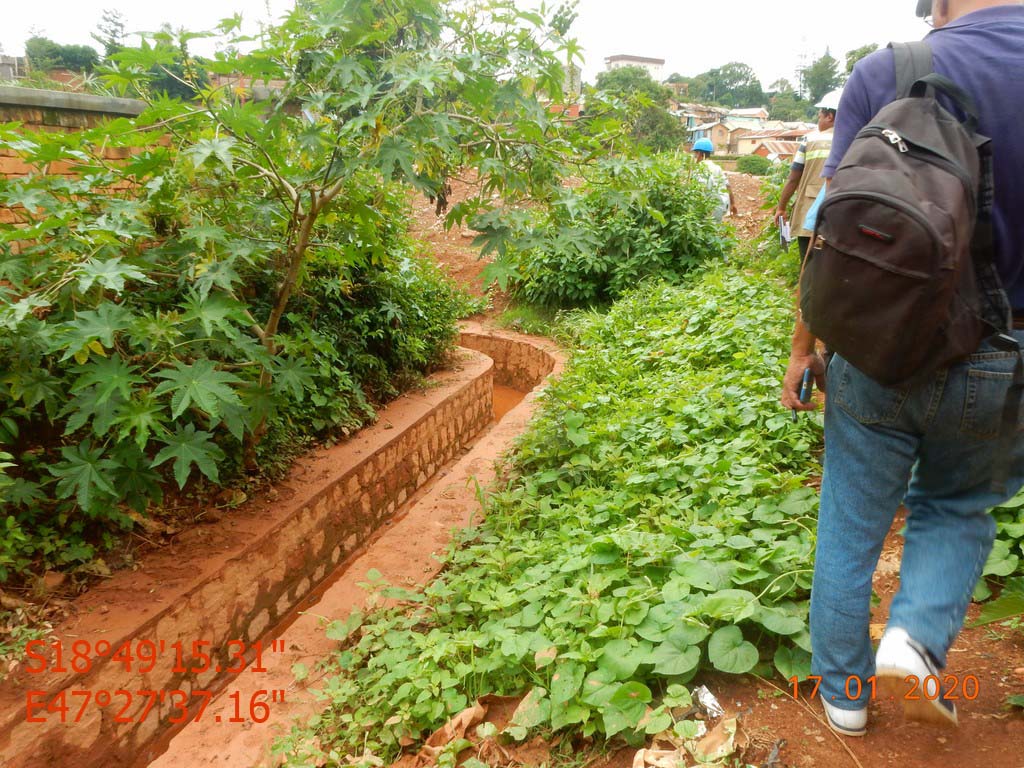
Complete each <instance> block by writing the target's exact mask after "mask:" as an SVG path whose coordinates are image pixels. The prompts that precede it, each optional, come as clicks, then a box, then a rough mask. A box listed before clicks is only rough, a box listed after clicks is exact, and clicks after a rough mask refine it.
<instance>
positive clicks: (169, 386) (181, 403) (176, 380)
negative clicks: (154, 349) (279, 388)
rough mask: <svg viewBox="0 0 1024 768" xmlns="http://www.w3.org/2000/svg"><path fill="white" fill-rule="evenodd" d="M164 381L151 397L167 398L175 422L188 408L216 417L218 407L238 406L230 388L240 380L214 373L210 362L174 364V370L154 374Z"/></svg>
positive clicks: (230, 374) (218, 413) (238, 400)
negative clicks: (163, 396) (191, 407)
mask: <svg viewBox="0 0 1024 768" xmlns="http://www.w3.org/2000/svg"><path fill="white" fill-rule="evenodd" d="M156 375H157V376H159V377H160V378H163V379H166V381H162V382H160V384H159V385H157V388H156V389H155V390H154V394H156V395H163V394H167V393H170V394H171V416H172V417H174V418H178V417H179V416H181V414H182V413H184V412H185V410H186V409H187V408H188V407H189V406H190V405H195V406H196V407H197V408H201V409H202V410H204V411H205V412H206V413H208V414H210V415H211V416H219V415H220V413H221V404H222V403H229V404H231V405H239V404H240V403H241V400H240V399H239V397H238V393H237V392H235V390H234V389H232V386H233V385H238V384H241V383H242V380H241V379H239V378H238V377H237V376H235V375H234V374H233V373H228V372H227V371H219V370H217V367H216V365H215V364H214V363H213V361H211V360H197V361H196V362H195V363H192V364H189V363H183V362H181V361H180V360H179V361H176V362H175V364H174V368H173V369H172V370H168V371H160V372H158V373H157V374H156Z"/></svg>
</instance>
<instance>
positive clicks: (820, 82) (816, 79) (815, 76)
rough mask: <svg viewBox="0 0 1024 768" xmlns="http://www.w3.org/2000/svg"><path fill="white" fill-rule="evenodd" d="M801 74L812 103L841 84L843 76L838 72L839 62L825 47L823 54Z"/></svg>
mask: <svg viewBox="0 0 1024 768" xmlns="http://www.w3.org/2000/svg"><path fill="white" fill-rule="evenodd" d="M801 74H802V75H803V78H804V90H805V92H806V93H807V98H808V100H809V101H810V102H811V103H812V104H814V103H817V102H818V101H820V100H821V97H822V96H824V95H825V94H826V93H828V92H829V91H831V90H834V89H836V88H838V87H839V86H840V85H842V82H843V76H842V75H841V74H840V73H839V62H838V61H837V60H836V59H835V57H834V56H832V54H831V53H829V51H828V49H827V48H826V49H825V54H824V55H823V56H822V57H821V58H820V59H817V60H816V61H814V62H812V63H811V64H810V65H809V66H807V67H805V68H804V69H803V70H802V71H801Z"/></svg>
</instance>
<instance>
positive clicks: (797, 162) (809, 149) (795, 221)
mask: <svg viewBox="0 0 1024 768" xmlns="http://www.w3.org/2000/svg"><path fill="white" fill-rule="evenodd" d="M842 95H843V89H842V88H837V89H836V90H834V91H830V92H828V93H826V94H825V96H824V97H823V98H822V100H821V101H819V102H818V103H817V104H816V105H815V106H817V108H818V130H816V131H813V132H812V133H809V134H807V136H805V137H804V140H803V141H802V142H801V143H800V149H799V150H797V153H796V156H795V157H794V158H793V167H792V168H791V169H790V171H789V178H788V179H786V185H785V186H784V187H783V188H782V195H781V196H780V197H779V204H778V206H777V207H776V209H775V220H776V221H778V220H779V219H780V218H782V219H785V218H786V209H787V208H788V207H789V201H790V198H792V197H793V193H794V192H795V193H796V202H795V203H794V204H793V215H792V216H791V217H790V221H791V222H792V225H791V229H790V231H791V232H792V233H793V234H795V235H796V236H797V242H798V243H799V244H800V256H801V257H803V255H804V254H805V253H807V246H808V245H810V243H811V236H812V235H813V234H814V233H813V232H811V231H810V230H808V229H806V228H805V226H804V220H805V219H806V218H807V211H808V210H809V209H810V207H811V205H812V204H813V203H814V200H815V198H817V196H818V192H820V191H821V188H822V186H824V183H825V180H824V179H823V178H822V177H821V170H822V168H824V166H825V161H826V160H828V155H829V152H831V150H832V128H833V127H834V126H835V124H836V112H837V111H838V110H839V98H840V97H841V96H842Z"/></svg>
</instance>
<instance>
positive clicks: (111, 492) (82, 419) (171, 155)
mask: <svg viewBox="0 0 1024 768" xmlns="http://www.w3.org/2000/svg"><path fill="white" fill-rule="evenodd" d="M548 13H549V12H546V13H545V14H539V13H534V12H528V11H521V10H519V9H518V8H516V5H515V3H514V2H513V0H482V2H476V3H474V4H473V7H472V9H466V8H464V7H462V6H458V5H457V4H452V3H446V2H442V1H441V0H389V1H388V2H387V3H381V2H380V1H379V0H345V1H344V2H315V3H308V4H304V5H300V6H299V7H298V8H297V9H296V10H295V11H293V12H292V13H290V14H289V15H288V17H287V19H286V20H285V21H284V22H283V24H282V26H280V27H274V28H270V29H267V30H265V31H264V33H263V35H262V36H261V43H262V46H261V47H260V48H258V49H256V50H252V51H250V52H249V53H248V54H247V55H245V56H243V57H237V56H233V55H230V54H226V53H218V54H217V56H216V58H215V59H214V60H213V61H210V62H208V63H207V65H208V67H209V68H210V70H211V71H214V72H217V73H219V74H239V75H242V76H243V77H245V78H247V79H248V80H249V81H251V82H265V81H267V80H273V81H277V82H279V83H281V84H282V85H281V86H280V90H279V91H278V92H276V93H275V94H274V96H273V98H271V99H268V100H266V101H260V102H254V101H246V100H244V98H242V96H243V95H242V94H239V93H238V92H236V90H235V89H234V88H232V87H230V86H229V87H222V88H211V87H209V86H204V85H203V84H202V82H201V80H200V72H202V71H203V70H205V69H206V67H202V68H201V67H199V66H198V65H197V62H196V61H195V60H194V59H193V58H191V57H190V56H189V55H188V50H187V47H186V44H187V42H188V40H189V39H190V38H192V37H194V35H192V34H191V33H188V32H184V31H182V32H180V33H175V34H170V33H160V34H159V35H157V36H146V37H145V38H144V39H143V40H142V42H141V44H140V45H139V46H138V47H133V48H125V49H123V50H121V51H120V52H118V53H117V54H114V55H113V57H112V61H111V66H110V68H109V70H108V71H107V72H105V73H104V75H103V77H104V83H105V85H107V86H108V88H109V89H110V90H112V91H114V92H117V93H123V94H141V95H143V96H144V97H145V98H146V99H147V101H148V108H147V110H146V111H145V112H144V113H143V114H142V115H140V116H139V117H138V118H137V119H134V120H127V119H124V120H115V121H110V122H109V123H104V124H103V125H102V126H99V127H95V128H91V129H85V130H83V131H81V132H77V133H75V134H73V135H68V134H63V133H53V134H51V133H44V134H41V135H39V136H31V137H30V136H28V135H25V134H21V133H18V132H16V131H14V129H12V128H10V127H7V126H0V149H3V150H10V151H14V152H15V154H16V155H18V156H19V157H21V158H22V159H23V161H24V162H26V163H28V164H30V165H33V166H36V167H40V168H42V167H45V166H46V165H47V164H50V163H54V162H57V161H61V162H69V163H77V164H81V165H84V166H85V171H84V172H83V173H81V174H76V175H71V176H67V177H65V176H58V175H54V174H47V173H38V174H29V175H28V176H26V177H23V178H17V179H3V178H0V206H4V207H9V208H10V209H12V210H15V209H16V210H17V211H19V212H20V213H16V214H15V215H17V216H21V217H22V220H21V221H20V222H19V224H20V225H24V226H17V227H15V226H13V225H11V224H6V223H4V224H0V369H2V370H3V386H0V413H2V414H3V416H4V418H3V419H0V449H2V450H6V447H7V445H11V444H15V443H16V444H18V445H19V446H22V445H25V444H26V441H25V440H15V439H14V438H13V437H12V436H28V435H30V434H31V436H32V438H31V439H33V440H36V439H41V440H45V441H46V444H45V445H41V446H39V448H40V450H39V451H38V452H37V451H34V450H33V451H32V452H31V455H30V456H29V458H28V459H22V458H21V457H20V456H19V457H18V458H16V459H15V461H19V462H23V463H22V464H19V465H18V466H17V467H15V468H14V469H13V471H12V472H6V474H7V475H8V477H16V478H18V483H19V485H18V488H17V489H16V490H17V493H18V495H19V498H20V499H21V501H19V502H17V503H18V504H19V505H26V506H29V507H31V510H32V512H31V514H32V515H35V510H37V509H38V510H40V512H39V520H40V521H42V523H44V524H50V523H52V525H51V526H50V527H51V528H58V529H60V530H61V531H64V530H65V528H63V527H61V526H62V525H63V524H61V525H57V524H56V522H54V521H56V520H57V518H58V517H61V518H63V519H65V520H71V521H73V522H72V523H69V525H72V524H74V521H75V520H76V519H77V520H78V522H81V521H83V520H96V519H107V520H109V519H115V520H119V521H127V520H128V518H126V517H125V515H124V514H123V513H122V511H121V506H120V504H121V502H122V501H124V500H125V499H126V498H131V497H133V498H134V499H135V500H136V501H138V502H139V504H138V507H139V508H141V509H145V505H146V503H147V501H148V500H150V499H152V498H154V497H155V496H156V495H157V494H158V492H159V486H160V483H161V482H166V481H169V480H170V478H171V476H172V475H173V479H174V480H175V481H177V484H178V485H179V486H184V485H185V484H186V483H187V482H188V481H189V479H190V478H194V477H195V476H196V475H197V474H202V475H204V476H205V477H207V478H208V479H209V480H210V481H212V482H218V478H219V474H218V467H222V465H225V464H229V463H233V464H234V465H235V466H236V467H237V466H238V464H240V463H241V457H243V456H244V457H245V460H246V463H247V464H248V465H249V466H250V467H252V468H254V469H255V468H257V459H258V454H257V451H256V448H257V447H258V446H259V443H260V441H261V439H262V438H263V437H264V435H265V434H266V430H267V429H269V428H271V427H273V425H274V424H275V423H277V424H280V423H281V422H280V421H275V420H278V419H280V420H283V421H284V422H287V423H291V416H290V415H289V413H292V414H294V413H297V410H293V411H291V412H289V411H287V410H286V406H287V405H288V404H289V403H293V404H294V405H295V407H296V409H298V408H302V409H305V407H306V405H309V407H310V408H311V409H314V410H315V411H319V409H323V408H333V406H334V405H335V403H334V402H333V401H332V399H331V398H330V397H328V396H326V395H324V394H322V393H320V392H318V391H317V387H316V384H317V381H319V382H320V384H321V385H327V384H328V383H330V385H331V386H335V385H337V384H338V383H339V382H345V381H350V380H351V371H350V370H349V366H348V365H346V364H343V361H341V360H340V359H338V358H333V357H330V356H331V355H333V354H334V351H335V350H337V349H338V348H339V347H342V346H344V344H343V340H344V336H345V335H346V334H348V335H353V336H357V337H360V339H362V338H364V337H368V336H370V335H373V332H372V331H371V330H370V329H367V328H366V326H365V324H363V323H361V322H359V321H357V320H352V319H351V318H350V317H346V316H345V315H343V314H342V313H341V312H340V311H338V307H346V306H348V307H349V308H350V309H351V308H353V307H354V305H355V303H356V301H357V300H358V297H354V296H353V295H352V292H353V290H354V284H355V283H357V282H358V280H359V276H360V275H363V274H365V273H366V272H368V271H370V270H374V269H377V270H379V269H380V268H381V266H382V265H384V264H388V263H390V264H392V265H394V264H395V263H396V262H404V261H407V260H408V259H407V257H408V256H409V255H410V253H411V251H412V244H411V243H409V242H408V241H407V239H406V232H405V227H404V224H405V219H404V217H403V216H402V215H397V216H394V215H388V214H389V213H394V212H400V211H403V210H404V207H405V205H406V200H407V194H408V191H409V188H412V189H415V190H417V191H419V192H422V193H426V194H428V195H430V196H433V197H434V198H435V199H437V201H438V206H439V209H440V210H444V209H445V205H446V201H445V196H446V194H447V193H448V190H449V189H450V185H449V180H450V179H452V178H454V177H456V176H460V177H461V176H462V175H463V174H464V173H465V174H467V175H468V176H469V177H471V178H474V179H476V180H477V184H478V188H477V194H476V195H474V196H472V197H470V198H469V199H468V200H466V201H464V202H461V203H459V204H458V205H456V206H453V207H452V209H451V210H450V211H449V212H448V223H449V224H450V225H454V224H463V223H465V222H466V221H467V220H468V219H472V220H473V221H474V223H476V220H477V218H478V217H480V216H483V215H485V214H486V213H488V212H490V211H491V209H493V208H495V207H497V206H498V205H500V204H501V202H507V203H508V204H509V205H510V206H512V207H513V209H514V210H520V209H521V208H523V207H525V205H524V203H525V201H538V202H540V203H543V202H544V201H546V200H551V199H554V198H556V197H557V196H558V195H560V194H562V193H563V192H564V187H563V185H562V179H563V178H565V177H567V176H569V175H570V173H572V172H578V171H579V170H580V169H579V164H581V163H583V158H584V152H585V156H586V157H587V158H591V157H594V156H596V155H598V154H599V152H598V151H597V150H598V149H599V147H597V146H596V142H591V140H590V139H589V137H587V136H579V135H578V134H577V133H574V132H572V131H570V130H569V125H571V124H572V121H571V120H569V119H568V118H565V117H563V116H562V115H559V114H556V113H555V112H554V111H552V109H551V108H550V103H551V101H555V102H556V103H558V101H559V100H560V98H561V89H562V87H563V84H564V82H565V65H564V61H565V60H566V54H567V52H568V51H569V50H571V49H573V47H574V45H575V44H574V43H573V41H571V40H567V39H565V38H563V37H562V36H561V35H560V34H559V33H558V31H557V30H556V29H553V28H552V26H551V22H550V21H549V18H550V17H549V16H548ZM546 17H547V18H546ZM219 32H220V34H221V35H222V36H226V37H227V38H228V39H227V40H226V42H227V44H228V45H235V44H237V45H241V44H243V43H244V42H246V37H245V36H243V35H242V34H241V33H240V32H239V31H238V30H237V20H236V19H227V20H225V21H224V22H222V24H221V27H220V30H219ZM175 63H180V64H181V66H182V70H181V73H182V80H184V81H185V84H186V85H187V86H188V88H189V89H190V91H192V92H195V93H196V94H197V99H196V101H191V100H187V101H186V100H174V99H165V98H157V97H156V96H155V94H154V88H153V87H152V82H153V80H154V78H155V74H154V73H155V72H157V71H162V70H169V69H170V67H171V65H174V64H175ZM575 141H579V142H581V144H582V146H580V150H581V151H580V153H577V152H576V145H575V144H574V143H573V142H575ZM113 148H117V149H124V150H130V151H125V152H122V153H118V154H119V156H120V157H121V158H123V160H121V161H111V160H110V154H109V153H108V150H110V149H113ZM17 201H21V202H17ZM28 201H31V204H29V203H28ZM495 201H501V202H495ZM37 209H38V211H39V212H38V214H37ZM44 222H45V223H44ZM55 222H57V223H55ZM388 230H391V231H392V232H393V233H394V240H393V244H394V245H396V246H397V247H396V248H394V249H388V248H386V247H384V246H385V245H386V244H382V242H381V232H386V231H388ZM14 242H16V243H17V258H13V257H12V247H11V243H14ZM328 268H329V274H328V277H329V278H330V279H323V278H322V275H323V274H324V270H327V269H328ZM317 270H320V271H319V272H318V271H317ZM405 277H408V275H405V276H404V277H403V278H402V280H403V282H405ZM317 290H319V291H321V293H322V295H324V296H326V297H327V298H328V299H329V300H330V303H329V307H328V308H325V307H324V304H320V305H315V304H311V300H310V296H311V295H312V294H314V293H315V292H316V291H317ZM323 291H329V293H326V294H325V293H323ZM387 295H388V297H389V298H388V299H387V303H388V305H389V306H387V307H384V306H383V305H381V306H380V309H381V312H380V313H379V314H382V315H386V317H387V326H388V327H392V325H395V326H397V325H400V324H402V323H403V322H412V320H411V316H412V314H413V312H412V310H411V308H410V311H409V313H408V316H409V317H408V318H407V319H406V320H402V318H401V307H399V306H398V305H397V304H395V302H394V301H393V300H392V298H390V297H391V296H392V292H391V291H388V292H387ZM325 303H326V302H325ZM328 310H329V311H331V312H336V313H337V314H336V315H335V319H334V321H333V324H334V326H335V327H336V329H337V330H336V331H334V333H335V335H334V336H333V337H331V338H333V339H334V341H331V340H330V339H329V338H328V337H326V336H324V335H323V334H322V333H320V332H319V331H316V329H315V328H314V327H313V326H312V323H313V322H314V318H318V317H322V316H323V315H324V314H325V313H326V312H327V311H328ZM317 322H319V321H317ZM451 332H452V333H454V327H452V328H451ZM375 343H378V342H375ZM379 343H381V344H387V343H388V342H387V339H386V337H385V338H383V339H380V341H379ZM407 351H411V348H408V349H407ZM325 355H327V356H328V357H325ZM371 357H372V355H371ZM331 360H333V362H330V361H331ZM325 362H330V364H329V365H327V366H326V367H322V364H323V363H325ZM356 394H357V395H358V396H359V397H360V398H362V403H363V404H364V405H365V407H366V408H369V404H368V403H366V400H365V396H364V394H363V393H362V392H361V391H358V390H356ZM304 399H305V402H302V404H301V406H300V405H299V403H300V402H301V401H303V400H304ZM317 399H319V400H320V402H312V403H311V402H310V400H313V401H316V400H317ZM15 420H16V421H15ZM324 423H326V424H338V423H339V422H338V421H336V420H334V417H333V416H331V417H330V419H328V420H327V421H326V422H324ZM11 424H14V425H15V426H14V427H12V426H10V425H11ZM289 429H290V427H289ZM317 429H321V427H317ZM289 434H294V433H291V432H289ZM37 436H38V437H37ZM243 445H244V450H242V449H241V447H242V446H243ZM278 445H279V444H278ZM32 446H33V447H34V446H35V444H34V443H33V444H32ZM267 450H268V451H273V450H275V449H274V448H267ZM21 452H22V449H21V447H19V449H18V453H19V454H21ZM26 455H28V454H26ZM250 459H251V461H250ZM5 467H9V460H8V459H7V458H6V456H5V455H4V454H2V453H0V476H2V474H4V470H5ZM172 467H173V469H172ZM22 481H24V482H22ZM2 484H3V481H0V485H2ZM41 488H45V489H46V490H45V492H44V491H42V490H40V489H41ZM51 491H52V492H51ZM133 506H134V504H133ZM4 513H5V515H6V514H7V506H6V499H5V507H4ZM103 516H106V517H105V518H103ZM7 519H8V520H9V519H10V518H7ZM33 519H36V518H35V517H33ZM8 528H10V525H9V524H8ZM48 537H49V538H48V541H52V540H53V539H54V536H53V534H52V533H51V534H48ZM11 538H12V537H3V536H0V579H2V574H3V571H2V569H3V568H5V567H6V564H7V563H8V562H9V560H7V559H5V557H6V552H7V550H6V549H5V548H4V547H3V544H5V543H6V542H7V540H9V539H11ZM13 538H14V539H15V540H16V539H17V537H16V536H15V537H13Z"/></svg>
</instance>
